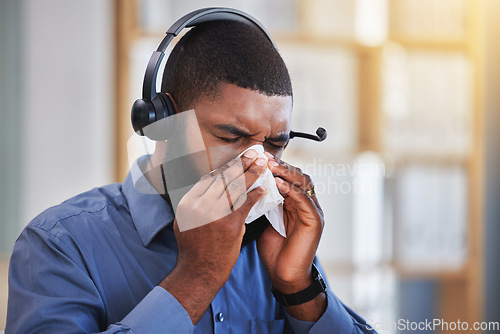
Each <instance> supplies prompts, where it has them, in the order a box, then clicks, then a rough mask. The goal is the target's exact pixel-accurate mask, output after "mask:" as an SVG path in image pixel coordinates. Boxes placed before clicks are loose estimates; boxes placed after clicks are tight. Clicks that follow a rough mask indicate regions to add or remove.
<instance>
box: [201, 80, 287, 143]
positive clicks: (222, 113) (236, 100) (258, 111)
mask: <svg viewBox="0 0 500 334" xmlns="http://www.w3.org/2000/svg"><path fill="white" fill-rule="evenodd" d="M195 112H196V116H197V118H198V120H199V122H200V125H204V126H211V125H217V124H233V125H235V126H239V127H241V128H243V129H245V130H247V131H248V132H249V133H256V134H258V133H262V134H263V135H266V136H267V135H273V134H276V133H279V132H287V131H289V130H290V121H291V116H292V97H291V96H267V95H264V94H262V93H260V92H258V91H255V90H251V89H247V88H241V87H238V86H236V85H232V84H223V85H222V86H221V88H220V89H219V91H218V94H217V95H216V96H215V98H213V97H212V98H208V97H207V98H201V99H200V100H199V101H198V102H197V103H196V104H195Z"/></svg>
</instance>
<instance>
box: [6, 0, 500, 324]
mask: <svg viewBox="0 0 500 334" xmlns="http://www.w3.org/2000/svg"><path fill="white" fill-rule="evenodd" d="M208 6H228V7H235V8H238V9H241V10H243V11H246V12H248V13H250V14H252V15H253V16H254V17H256V18H257V19H259V20H260V21H261V22H262V23H264V25H265V26H266V27H267V28H268V30H269V31H270V32H271V33H272V35H273V36H274V38H275V40H276V42H277V45H278V47H279V50H280V52H281V54H282V56H283V58H284V59H285V61H286V63H287V65H288V67H289V70H290V73H291V76H292V81H293V85H294V118H293V129H294V130H295V131H307V132H314V131H315V130H316V128H317V127H318V126H323V127H325V128H326V129H327V130H328V133H329V137H328V139H327V140H326V141H325V142H323V143H316V142H310V141H305V140H301V139H294V140H293V141H292V142H291V143H290V145H289V148H288V149H287V152H286V154H285V159H287V160H288V161H290V162H292V163H294V164H296V165H299V166H300V167H302V169H303V170H305V171H306V172H308V173H309V174H310V175H311V176H312V177H313V179H314V180H315V182H316V189H317V192H318V196H319V198H320V201H321V203H322V206H323V209H324V211H325V216H326V227H325V231H324V236H323V239H322V242H321V245H320V249H319V253H318V255H319V257H320V259H321V261H322V263H323V266H324V267H325V270H326V271H327V274H328V281H329V284H330V287H331V289H332V290H333V291H334V292H335V293H336V294H337V295H338V296H339V297H340V298H341V299H342V300H343V301H344V302H345V303H346V304H347V305H349V306H351V307H352V308H354V309H355V310H356V311H357V312H359V313H360V314H361V315H362V316H364V317H365V318H366V319H368V320H369V321H370V322H371V323H376V322H378V323H383V322H385V323H388V322H392V321H397V320H398V319H408V320H410V321H422V320H425V319H429V320H430V319H444V320H445V321H449V322H455V321H457V320H460V321H469V322H471V323H472V322H473V321H482V320H488V321H500V288H499V287H498V284H497V281H498V280H499V279H500V267H499V266H498V265H497V263H498V261H497V257H498V255H499V254H500V246H498V242H497V240H496V238H498V237H500V231H499V230H500V221H499V220H500V206H499V199H500V149H499V148H498V147H497V145H498V143H500V132H499V131H498V130H497V129H496V126H497V125H500V94H499V91H498V89H499V88H500V62H499V61H498V59H500V39H499V38H498V32H500V1H497V0H275V1H265V0H255V1H243V0H220V1H215V0H214V1H212V0H210V1H206V0H203V1H202V0H182V1H180V0H116V1H112V0H77V1H64V0H42V1H40V0H21V1H17V0H1V1H0V38H1V39H0V56H1V58H0V101H1V102H0V109H1V121H0V133H1V141H0V159H1V166H0V168H1V173H0V251H1V257H0V331H1V330H2V329H3V328H4V326H5V315H6V303H7V268H8V258H9V254H10V252H11V250H12V246H13V244H14V241H15V239H16V237H17V235H18V234H19V233H20V231H21V230H22V228H23V227H24V226H25V225H26V224H27V223H28V222H29V221H30V220H31V219H32V218H33V217H34V216H36V215H37V214H38V213H40V212H41V211H42V210H44V209H45V208H47V207H49V206H52V205H55V204H57V203H59V202H61V201H63V200H65V199H66V198H68V197H70V196H72V195H75V194H77V193H80V192H82V191H85V190H87V189H89V188H91V187H94V186H100V185H104V184H107V183H110V182H119V181H122V180H123V179H124V177H125V175H126V173H127V170H128V166H129V155H128V154H129V153H130V152H127V143H128V141H129V138H130V136H131V135H132V129H131V127H130V125H129V110H130V105H131V104H132V102H133V101H134V100H135V99H136V98H138V97H140V95H141V85H142V76H143V73H144V69H145V66H146V63H147V60H148V59H149V56H150V54H151V52H152V51H153V50H154V49H156V47H157V45H158V44H159V42H160V40H161V38H162V37H163V34H164V31H165V30H166V28H168V27H169V26H170V25H171V24H172V23H173V22H174V21H175V20H176V19H177V18H179V17H181V16H182V15H183V14H185V13H187V12H189V11H191V10H194V9H197V8H201V7H208ZM381 332H384V333H393V332H395V331H393V330H391V329H388V330H382V331H381ZM469 332H470V331H469Z"/></svg>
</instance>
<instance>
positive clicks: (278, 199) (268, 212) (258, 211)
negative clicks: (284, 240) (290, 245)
mask: <svg viewBox="0 0 500 334" xmlns="http://www.w3.org/2000/svg"><path fill="white" fill-rule="evenodd" d="M250 149H253V150H255V151H257V153H258V155H259V157H261V158H264V159H266V160H268V159H267V156H266V155H265V154H264V147H263V146H262V145H254V146H251V147H249V148H247V149H246V150H245V151H243V152H242V153H241V154H240V155H239V156H241V155H242V154H243V153H245V152H246V151H248V150H250ZM261 185H264V186H265V187H266V189H267V193H266V195H265V196H264V197H263V198H261V199H260V201H258V202H257V203H256V204H255V205H254V206H253V207H252V209H251V210H250V212H249V213H248V216H247V218H246V220H245V223H246V224H249V223H251V222H252V221H254V220H255V219H257V218H259V217H260V216H262V215H265V216H266V218H267V219H268V220H269V222H270V223H271V225H272V226H273V227H274V229H275V230H276V231H277V232H278V233H279V234H281V235H282V236H283V237H286V232H285V224H284V223H283V197H282V196H281V195H280V193H279V191H278V187H277V186H276V181H275V180H274V176H273V174H272V173H271V170H270V169H269V168H267V169H266V171H265V172H264V174H262V175H261V176H260V177H259V178H258V179H257V181H255V183H254V184H253V185H252V186H251V187H250V188H249V189H248V190H247V192H246V193H248V192H249V191H251V190H252V189H254V188H256V187H259V186H261Z"/></svg>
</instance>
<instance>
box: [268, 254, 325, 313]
mask: <svg viewBox="0 0 500 334" xmlns="http://www.w3.org/2000/svg"><path fill="white" fill-rule="evenodd" d="M311 273H312V276H313V279H314V282H313V283H312V284H311V285H309V286H308V287H307V288H305V289H304V290H302V291H299V292H296V293H292V294H289V295H285V294H283V293H281V292H279V291H278V290H276V289H274V288H272V289H271V291H272V293H273V296H274V298H276V300H277V301H278V302H279V303H280V304H281V305H284V306H289V305H300V304H304V303H307V302H308V301H310V300H313V299H314V298H315V297H316V296H317V295H319V294H320V293H322V292H325V291H326V289H327V286H326V283H325V281H324V280H323V277H322V276H321V274H320V273H319V271H318V269H317V268H316V266H315V265H314V263H313V265H312V269H311Z"/></svg>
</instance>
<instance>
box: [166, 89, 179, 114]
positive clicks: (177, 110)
mask: <svg viewBox="0 0 500 334" xmlns="http://www.w3.org/2000/svg"><path fill="white" fill-rule="evenodd" d="M166 94H167V95H168V97H169V98H170V101H172V104H173V105H174V109H175V113H176V114H178V113H180V111H179V106H178V105H177V102H175V99H174V97H173V96H172V94H170V93H166Z"/></svg>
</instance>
